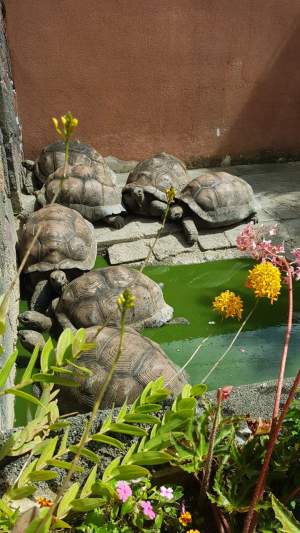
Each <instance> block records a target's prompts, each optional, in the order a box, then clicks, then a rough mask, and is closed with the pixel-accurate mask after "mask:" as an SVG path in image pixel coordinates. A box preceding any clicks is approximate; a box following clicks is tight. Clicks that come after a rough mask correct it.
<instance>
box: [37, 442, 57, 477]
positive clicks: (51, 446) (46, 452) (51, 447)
mask: <svg viewBox="0 0 300 533" xmlns="http://www.w3.org/2000/svg"><path fill="white" fill-rule="evenodd" d="M57 441H58V436H57V437H53V439H49V441H48V443H47V445H46V446H45V448H44V449H43V451H42V453H41V455H40V458H39V459H38V462H37V464H36V469H37V470H39V469H40V468H42V467H43V466H44V465H45V464H46V463H47V461H48V460H49V459H52V457H53V455H54V452H55V448H56V445H57Z"/></svg>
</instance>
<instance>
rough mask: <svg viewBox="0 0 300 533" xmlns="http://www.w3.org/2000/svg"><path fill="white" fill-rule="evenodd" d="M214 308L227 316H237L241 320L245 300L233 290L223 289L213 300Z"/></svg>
mask: <svg viewBox="0 0 300 533" xmlns="http://www.w3.org/2000/svg"><path fill="white" fill-rule="evenodd" d="M212 306H213V309H214V310H215V311H217V312H218V313H220V314H221V315H223V316H224V317H225V318H231V317H237V319H238V320H241V318H242V314H243V300H242V298H241V297H240V296H237V295H236V294H235V293H234V292H232V291H229V290H227V291H223V292H221V294H219V296H216V298H215V299H214V301H213V304H212Z"/></svg>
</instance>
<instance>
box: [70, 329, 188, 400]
mask: <svg viewBox="0 0 300 533" xmlns="http://www.w3.org/2000/svg"><path fill="white" fill-rule="evenodd" d="M97 330H98V328H97V327H92V328H88V329H87V330H86V332H87V341H88V342H96V345H97V346H96V348H95V349H93V350H91V351H90V352H87V353H84V354H82V356H80V359H79V360H78V364H80V365H82V366H85V367H87V368H89V369H90V370H92V372H93V375H92V376H90V377H88V378H86V376H83V375H82V376H80V377H76V376H75V379H78V380H79V381H80V382H81V386H80V387H78V388H77V387H74V388H73V389H72V391H71V393H72V394H73V395H74V397H75V399H76V400H77V401H78V402H79V405H80V406H83V408H86V409H87V408H88V407H90V406H91V405H92V404H93V402H94V400H95V397H96V395H97V392H98V390H99V387H100V386H101V385H102V384H103V382H104V380H105V378H106V376H107V374H108V372H109V369H110V367H111V365H112V363H113V360H114V358H115V356H116V354H117V351H118V347H119V340H120V330H119V328H117V327H105V328H103V329H102V330H101V331H100V332H99V333H98V331H97ZM161 376H162V377H163V378H164V384H165V385H166V386H167V388H169V390H170V391H171V393H173V394H178V393H179V392H180V391H181V389H182V387H183V386H184V385H185V384H186V382H187V380H186V375H185V373H182V372H180V369H179V368H178V367H177V366H176V365H175V364H174V363H173V362H172V361H170V360H169V359H168V357H167V356H166V355H165V353H164V352H163V351H162V349H161V348H160V346H159V345H158V344H156V343H155V342H153V341H151V340H150V339H148V338H147V337H143V336H142V335H140V334H139V333H138V332H137V331H135V330H134V329H132V328H130V327H126V328H125V335H124V342H123V350H122V354H121V357H120V359H119V361H118V364H117V367H116V370H115V372H114V374H113V377H112V381H111V382H110V384H109V387H108V389H107V391H106V393H105V396H104V400H103V404H102V407H112V405H115V406H119V405H122V404H123V403H124V402H125V400H127V402H128V403H132V402H133V401H134V400H135V399H136V398H137V396H138V395H139V394H141V393H142V391H143V389H144V387H145V386H146V385H147V384H148V383H149V382H150V381H152V380H156V379H158V378H159V377H161Z"/></svg>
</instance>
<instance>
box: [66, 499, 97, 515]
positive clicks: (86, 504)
mask: <svg viewBox="0 0 300 533" xmlns="http://www.w3.org/2000/svg"><path fill="white" fill-rule="evenodd" d="M102 503H103V499H102V498H78V499H76V500H73V502H72V509H73V510H74V511H77V512H80V513H86V512H87V511H92V510H93V509H95V507H99V506H100V505H101V504H102Z"/></svg>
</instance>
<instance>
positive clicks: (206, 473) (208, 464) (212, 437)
mask: <svg viewBox="0 0 300 533" xmlns="http://www.w3.org/2000/svg"><path fill="white" fill-rule="evenodd" d="M219 391H220V389H219ZM219 391H218V394H217V408H216V412H215V417H214V420H213V426H212V430H211V433H210V436H209V445H208V452H207V458H206V463H205V466H204V475H203V479H202V484H201V493H202V494H203V495H206V493H207V491H208V487H209V480H210V473H211V465H212V460H213V453H214V446H215V440H216V434H217V428H218V423H219V417H220V411H221V402H222V397H221V394H220V393H219Z"/></svg>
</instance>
